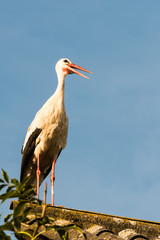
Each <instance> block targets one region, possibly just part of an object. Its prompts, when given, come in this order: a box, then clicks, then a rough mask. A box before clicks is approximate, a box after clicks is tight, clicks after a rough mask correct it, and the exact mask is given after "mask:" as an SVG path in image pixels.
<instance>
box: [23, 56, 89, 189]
mask: <svg viewBox="0 0 160 240" xmlns="http://www.w3.org/2000/svg"><path fill="white" fill-rule="evenodd" d="M55 68H56V72H57V77H58V86H57V89H56V91H55V93H54V94H53V95H52V96H51V97H50V98H49V99H48V100H47V102H46V103H45V104H44V105H43V106H42V108H41V109H40V110H39V111H38V112H37V114H36V116H35V118H34V119H33V121H32V123H31V125H30V126H29V128H28V131H27V134H26V138H25V141H24V144H23V148H22V165H21V177H20V179H21V181H22V180H23V179H24V177H26V176H30V181H29V183H32V184H35V185H36V182H37V176H36V171H37V161H39V168H40V169H39V170H40V176H39V183H38V186H37V187H39V184H41V183H42V182H43V180H44V179H45V177H46V176H47V175H48V173H49V172H50V170H51V168H52V163H53V162H54V161H55V162H56V160H57V158H58V156H59V154H60V152H61V150H62V149H64V148H65V146H66V143H67V134H68V117H67V115H66V111H65V105H64V87H65V77H66V75H67V74H71V73H76V74H78V75H80V76H83V77H85V76H84V75H83V74H81V73H79V72H78V71H76V70H75V69H80V70H83V71H86V72H89V73H91V72H90V71H88V70H86V69H84V68H81V67H79V66H77V65H75V64H73V63H72V62H71V61H70V60H69V59H66V58H65V59H61V60H59V61H58V62H57V64H56V67H55ZM86 78H87V77H86ZM53 171H54V169H53ZM53 174H54V173H53ZM53 178H54V177H53ZM53 180H54V179H53Z"/></svg>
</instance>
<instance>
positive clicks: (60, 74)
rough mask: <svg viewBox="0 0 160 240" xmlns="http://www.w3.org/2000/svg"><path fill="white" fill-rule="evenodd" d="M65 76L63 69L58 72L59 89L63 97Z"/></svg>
mask: <svg viewBox="0 0 160 240" xmlns="http://www.w3.org/2000/svg"><path fill="white" fill-rule="evenodd" d="M65 76H66V75H65V74H64V72H63V71H59V72H57V77H58V86H57V91H58V92H59V94H60V95H61V96H62V97H64V87H65Z"/></svg>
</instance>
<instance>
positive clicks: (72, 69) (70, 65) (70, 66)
mask: <svg viewBox="0 0 160 240" xmlns="http://www.w3.org/2000/svg"><path fill="white" fill-rule="evenodd" d="M75 68H76V69H79V70H81V71H84V72H88V73H91V74H92V72H90V71H88V70H87V69H85V68H82V67H80V66H78V65H76V64H74V63H71V64H68V69H69V70H70V71H72V72H74V73H76V74H78V75H80V76H81V77H84V78H88V77H86V76H85V75H83V74H82V73H79V72H78V71H76V70H75ZM88 79H89V78H88Z"/></svg>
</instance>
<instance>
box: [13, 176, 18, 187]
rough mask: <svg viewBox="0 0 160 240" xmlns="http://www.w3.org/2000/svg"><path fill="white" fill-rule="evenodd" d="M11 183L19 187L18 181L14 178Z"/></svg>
mask: <svg viewBox="0 0 160 240" xmlns="http://www.w3.org/2000/svg"><path fill="white" fill-rule="evenodd" d="M11 183H13V184H14V185H16V186H17V185H19V181H18V180H17V179H16V178H12V179H11Z"/></svg>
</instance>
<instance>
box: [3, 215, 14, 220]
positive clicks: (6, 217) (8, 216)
mask: <svg viewBox="0 0 160 240" xmlns="http://www.w3.org/2000/svg"><path fill="white" fill-rule="evenodd" d="M12 216H13V214H8V215H6V216H5V218H4V222H7V221H8V220H9V219H10V218H11V217H12Z"/></svg>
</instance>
